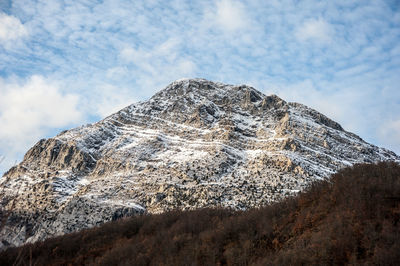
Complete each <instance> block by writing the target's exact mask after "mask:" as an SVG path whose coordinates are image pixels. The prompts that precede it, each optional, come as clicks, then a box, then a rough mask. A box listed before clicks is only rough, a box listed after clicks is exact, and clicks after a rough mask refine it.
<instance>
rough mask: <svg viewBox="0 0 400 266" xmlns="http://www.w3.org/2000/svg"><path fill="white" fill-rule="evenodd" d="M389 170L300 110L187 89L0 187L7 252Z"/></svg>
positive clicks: (246, 92) (70, 139)
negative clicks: (363, 170) (351, 173)
mask: <svg viewBox="0 0 400 266" xmlns="http://www.w3.org/2000/svg"><path fill="white" fill-rule="evenodd" d="M382 160H393V161H399V160H400V159H399V157H398V156H397V155H396V154H394V153H393V152H390V151H388V150H385V149H382V148H378V147H376V146H374V145H371V144H368V143H366V142H364V141H363V140H362V139H361V138H359V137H358V136H356V135H354V134H352V133H349V132H346V131H344V130H343V128H342V127H341V126H340V125H339V124H338V123H336V122H334V121H332V120H330V119H329V118H327V117H326V116H324V115H322V114H320V113H318V112H317V111H315V110H312V109H310V108H308V107H306V106H304V105H301V104H298V103H288V102H285V101H284V100H282V99H280V98H279V97H277V96H275V95H272V96H265V95H263V94H262V93H260V92H259V91H257V90H255V89H254V88H251V87H249V86H246V85H241V86H232V85H226V84H221V83H214V82H210V81H207V80H202V79H185V80H179V81H176V82H173V83H172V84H170V85H169V86H167V87H166V88H165V89H164V90H162V91H160V92H159V93H157V94H156V95H154V96H153V97H152V98H151V99H150V100H148V101H145V102H139V103H136V104H132V105H130V106H128V107H126V108H124V109H122V110H121V111H119V112H117V113H115V114H113V115H111V116H109V117H107V118H105V119H104V120H102V121H100V122H98V123H95V124H92V125H87V126H83V127H79V128H76V129H72V130H69V131H65V132H62V133H60V134H59V135H57V136H56V137H54V138H51V139H48V140H41V141H39V142H38V143H37V144H36V145H35V146H34V147H32V148H31V149H30V150H29V151H28V152H27V153H26V155H25V157H24V160H23V161H22V162H21V163H20V164H19V165H18V166H16V167H13V168H12V169H10V170H9V171H8V172H7V173H6V174H5V175H4V176H3V178H1V180H0V186H1V188H0V189H1V191H2V193H3V197H2V203H1V206H2V212H3V217H6V218H7V223H6V226H5V228H4V229H3V231H2V232H1V234H2V240H3V241H2V244H3V245H4V246H9V245H19V244H22V243H24V242H34V241H37V240H41V239H44V238H46V237H49V236H53V235H59V234H64V233H68V232H72V231H75V230H78V229H81V228H86V227H91V226H94V225H97V224H101V223H103V222H105V221H109V220H112V219H118V218H119V217H122V216H129V215H134V214H138V213H143V212H150V213H158V212H163V211H165V210H169V209H173V208H180V209H192V208H199V207H211V206H222V207H232V208H235V209H245V208H249V207H254V206H260V205H263V204H265V203H268V202H271V201H275V200H277V199H279V198H281V197H283V196H287V195H293V194H295V193H296V192H298V191H300V190H302V189H304V188H305V187H306V186H307V185H308V184H309V183H310V182H311V181H313V180H316V179H321V178H324V177H327V176H329V175H330V174H331V173H334V172H336V171H337V170H338V169H341V168H342V167H344V166H349V165H352V164H354V163H361V162H376V161H382ZM10 210H12V211H10ZM3 220H4V219H3Z"/></svg>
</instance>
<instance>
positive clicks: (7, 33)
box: [0, 13, 28, 47]
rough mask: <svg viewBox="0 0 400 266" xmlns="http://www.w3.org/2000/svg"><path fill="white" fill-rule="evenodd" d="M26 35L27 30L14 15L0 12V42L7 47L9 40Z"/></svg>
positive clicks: (9, 43)
mask: <svg viewBox="0 0 400 266" xmlns="http://www.w3.org/2000/svg"><path fill="white" fill-rule="evenodd" d="M26 36H28V30H27V29H26V28H25V26H24V25H23V24H22V23H21V21H19V19H18V18H16V17H14V16H9V15H7V14H4V13H0V44H3V45H4V46H6V47H8V46H9V45H11V42H13V41H16V40H18V39H20V38H23V37H26Z"/></svg>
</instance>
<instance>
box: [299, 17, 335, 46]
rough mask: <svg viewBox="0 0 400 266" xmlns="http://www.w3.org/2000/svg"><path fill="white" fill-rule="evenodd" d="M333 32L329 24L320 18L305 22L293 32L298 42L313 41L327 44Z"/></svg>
mask: <svg viewBox="0 0 400 266" xmlns="http://www.w3.org/2000/svg"><path fill="white" fill-rule="evenodd" d="M333 34H334V30H333V27H332V25H331V24H329V23H328V22H326V21H325V20H324V19H322V18H318V19H310V20H307V21H305V22H304V23H303V24H302V25H301V26H300V27H299V28H297V30H296V32H295V36H296V38H297V39H298V40H300V41H315V42H319V43H329V42H330V41H331V40H332V38H333Z"/></svg>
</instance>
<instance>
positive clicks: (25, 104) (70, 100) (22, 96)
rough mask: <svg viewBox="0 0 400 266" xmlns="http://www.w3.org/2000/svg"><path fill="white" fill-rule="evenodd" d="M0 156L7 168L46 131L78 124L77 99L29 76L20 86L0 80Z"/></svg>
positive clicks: (79, 117)
mask: <svg viewBox="0 0 400 266" xmlns="http://www.w3.org/2000/svg"><path fill="white" fill-rule="evenodd" d="M0 95H1V98H0V125H1V130H0V154H2V153H3V154H4V155H5V156H6V161H7V166H10V165H9V164H10V163H13V159H14V158H15V159H16V158H18V159H19V156H18V155H19V153H22V152H25V151H26V150H27V149H28V148H29V147H30V146H32V145H33V144H34V143H35V142H36V141H38V140H39V139H40V138H42V137H43V136H44V135H46V133H48V131H49V130H52V129H54V128H60V127H64V126H68V125H70V124H76V123H79V122H80V121H81V119H82V114H81V113H80V111H79V110H78V100H79V98H78V96H77V95H73V94H64V93H63V92H61V91H60V89H59V87H58V85H57V84H55V83H52V82H51V81H49V80H46V79H45V78H44V77H42V76H32V77H30V78H29V79H28V80H26V81H25V82H23V83H22V84H21V83H20V82H18V81H16V80H11V79H8V80H4V79H1V78H0Z"/></svg>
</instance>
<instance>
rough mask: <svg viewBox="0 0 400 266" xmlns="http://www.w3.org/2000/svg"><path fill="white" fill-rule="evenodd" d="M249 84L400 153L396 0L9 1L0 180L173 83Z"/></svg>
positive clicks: (0, 49) (3, 34)
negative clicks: (36, 148) (63, 139)
mask: <svg viewBox="0 0 400 266" xmlns="http://www.w3.org/2000/svg"><path fill="white" fill-rule="evenodd" d="M183 77H201V78H206V79H209V80H214V81H221V82H225V83H230V84H248V85H252V86H254V87H255V88H257V89H259V90H261V91H262V92H264V93H265V94H271V93H275V94H277V95H278V96H280V97H281V98H283V99H285V100H287V101H296V102H301V103H304V104H306V105H308V106H310V107H312V108H315V109H317V110H319V111H320V112H322V113H324V114H326V115H327V116H329V117H331V118H333V119H334V120H336V121H337V122H339V123H340V124H341V125H342V126H343V127H344V128H345V129H346V130H348V131H352V132H354V133H356V134H358V135H360V136H361V137H362V138H363V139H365V140H366V141H368V142H371V143H373V144H375V145H379V146H383V147H386V148H389V149H391V150H393V151H395V152H397V153H400V3H399V1H396V0H393V1H379V0H374V1H364V0H363V1H350V0H345V1H340V0H339V1H289V0H287V1H286V0H284V1H273V0H271V1H265V0H262V1H258V0H253V1H236V0H219V1H157V0H147V1H126V0H124V1H122V0H121V1H119V0H110V1H106V0H104V1H94V0H74V1H61V0H59V1H58V0H57V1H56V0H38V1H35V0H15V1H14V0H8V1H7V0H2V1H0V125H1V127H0V155H1V156H2V157H1V158H0V161H2V162H1V164H0V173H1V172H4V171H5V170H6V169H7V168H9V167H10V166H12V165H13V164H15V162H18V161H20V160H21V159H22V156H23V154H24V153H25V152H26V151H27V149H28V148H30V147H31V146H32V145H33V144H34V143H36V142H37V141H38V140H39V139H40V138H45V137H51V136H54V135H56V134H57V133H58V132H59V131H61V130H63V129H68V128H71V127H75V126H78V125H81V124H86V123H92V122H95V121H97V120H99V119H101V118H104V117H105V116H107V115H109V114H111V113H113V112H115V111H117V110H119V109H120V108H122V107H124V106H126V105H129V104H131V103H133V102H135V101H139V100H145V99H148V98H149V97H151V96H152V95H153V94H154V93H155V92H156V91H158V90H160V89H162V88H164V87H165V86H166V85H168V84H169V83H170V82H172V81H173V80H176V79H179V78H183Z"/></svg>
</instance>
